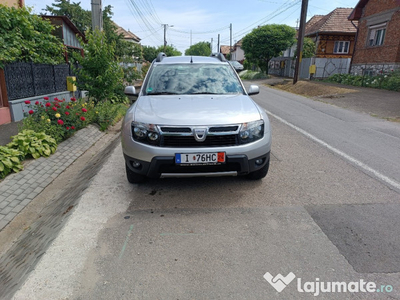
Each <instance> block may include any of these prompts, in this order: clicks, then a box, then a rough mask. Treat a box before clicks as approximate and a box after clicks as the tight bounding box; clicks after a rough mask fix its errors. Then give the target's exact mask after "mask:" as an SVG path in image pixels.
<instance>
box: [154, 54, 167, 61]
mask: <svg viewBox="0 0 400 300" xmlns="http://www.w3.org/2000/svg"><path fill="white" fill-rule="evenodd" d="M164 57H167V54H165V53H164V52H160V53H158V55H157V58H156V62H160V61H162V60H163V58H164Z"/></svg>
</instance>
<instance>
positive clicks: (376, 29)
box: [368, 23, 386, 46]
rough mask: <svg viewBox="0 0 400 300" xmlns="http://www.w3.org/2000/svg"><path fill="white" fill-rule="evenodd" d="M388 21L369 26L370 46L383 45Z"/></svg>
mask: <svg viewBox="0 0 400 300" xmlns="http://www.w3.org/2000/svg"><path fill="white" fill-rule="evenodd" d="M385 33H386V23H384V24H379V25H375V26H370V27H369V39H368V46H381V45H383V41H384V40H385Z"/></svg>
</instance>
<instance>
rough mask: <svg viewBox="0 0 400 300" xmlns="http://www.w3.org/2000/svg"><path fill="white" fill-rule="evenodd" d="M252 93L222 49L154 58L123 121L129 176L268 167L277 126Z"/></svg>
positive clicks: (262, 172) (130, 91)
mask: <svg viewBox="0 0 400 300" xmlns="http://www.w3.org/2000/svg"><path fill="white" fill-rule="evenodd" d="M258 93H259V88H258V86H256V85H251V86H250V88H249V90H248V92H246V90H245V88H244V86H243V84H242V82H241V80H240V78H239V77H238V75H237V73H236V72H235V70H234V69H233V67H232V66H231V65H230V64H229V63H228V62H227V61H226V60H225V58H224V57H223V55H222V54H216V55H212V56H211V57H203V56H181V57H167V56H166V55H165V54H164V53H160V54H159V55H158V56H157V58H156V59H155V60H154V61H153V63H152V65H151V67H150V69H149V71H148V73H147V75H146V78H145V80H144V83H143V86H142V88H141V90H140V92H139V93H137V91H136V90H135V88H134V87H133V86H128V87H126V88H125V94H127V95H128V96H130V97H133V98H134V99H133V100H134V103H133V105H132V106H131V107H130V108H129V109H128V111H127V113H126V115H125V118H124V123H123V128H122V149H123V153H124V157H125V162H126V175H127V178H128V181H129V182H131V183H139V182H142V181H144V180H145V179H146V178H147V177H151V178H160V177H161V178H165V177H196V176H236V175H246V176H247V177H249V178H251V179H261V178H263V177H265V176H266V175H267V173H268V168H269V157H270V149H271V129H270V123H269V120H268V117H267V114H266V113H265V111H264V110H263V109H262V108H260V107H259V106H258V105H257V104H256V103H255V102H254V101H253V100H252V99H251V98H250V97H249V95H254V94H258Z"/></svg>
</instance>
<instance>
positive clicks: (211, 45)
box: [210, 38, 214, 53]
mask: <svg viewBox="0 0 400 300" xmlns="http://www.w3.org/2000/svg"><path fill="white" fill-rule="evenodd" d="M213 41H214V39H213V38H211V44H210V50H211V53H213V52H212V50H213Z"/></svg>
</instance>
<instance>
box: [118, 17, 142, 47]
mask: <svg viewBox="0 0 400 300" xmlns="http://www.w3.org/2000/svg"><path fill="white" fill-rule="evenodd" d="M113 23H114V26H115V27H116V28H117V30H116V32H117V34H118V35H121V34H122V36H123V38H124V40H125V41H128V42H132V43H135V44H140V41H141V38H139V37H138V36H137V35H135V34H133V33H132V32H130V31H129V30H125V29H124V28H122V27H121V26H119V25H118V24H117V23H115V22H113Z"/></svg>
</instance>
